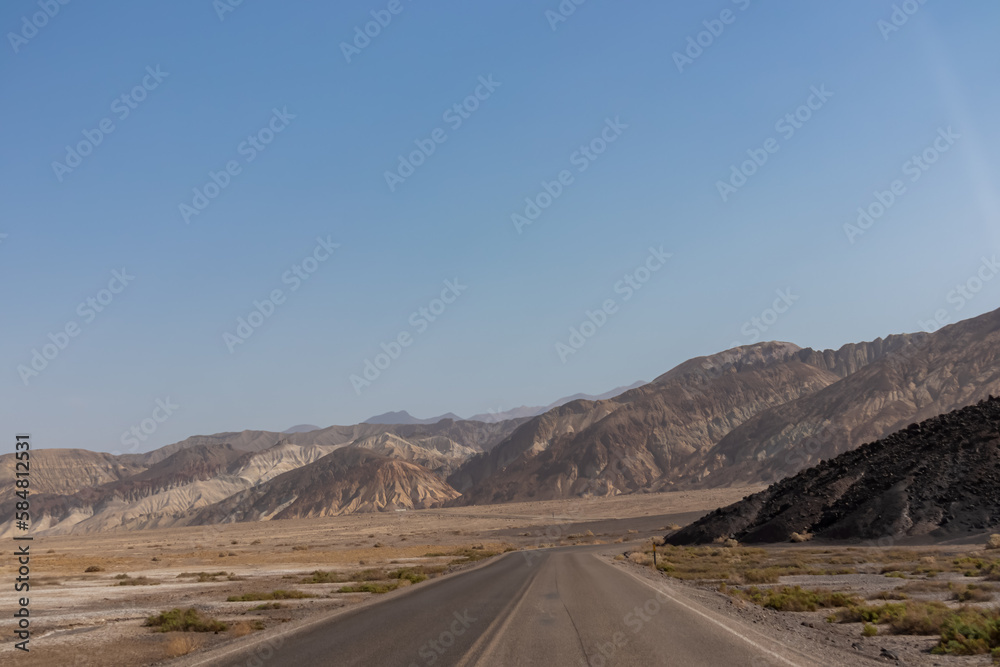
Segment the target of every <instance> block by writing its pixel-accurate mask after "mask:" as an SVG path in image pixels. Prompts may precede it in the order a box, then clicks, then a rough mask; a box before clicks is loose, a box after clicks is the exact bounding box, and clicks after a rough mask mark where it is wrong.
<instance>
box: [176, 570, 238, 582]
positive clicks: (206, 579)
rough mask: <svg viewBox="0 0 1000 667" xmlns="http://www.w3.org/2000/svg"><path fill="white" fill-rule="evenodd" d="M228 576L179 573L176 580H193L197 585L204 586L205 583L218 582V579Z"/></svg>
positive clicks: (213, 573) (208, 573) (218, 573)
mask: <svg viewBox="0 0 1000 667" xmlns="http://www.w3.org/2000/svg"><path fill="white" fill-rule="evenodd" d="M225 576H228V573H226V572H181V573H180V574H178V575H177V578H178V579H195V580H197V583H199V584H204V583H206V582H211V581H218V577H225Z"/></svg>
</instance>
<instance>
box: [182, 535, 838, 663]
mask: <svg viewBox="0 0 1000 667" xmlns="http://www.w3.org/2000/svg"><path fill="white" fill-rule="evenodd" d="M604 549H605V550H606V549H607V547H604ZM596 551H597V550H595V549H594V548H592V547H590V548H587V547H575V548H560V549H552V550H547V551H538V552H516V553H511V554H507V555H506V556H503V557H501V558H499V559H498V560H496V561H495V562H493V563H491V564H489V565H487V566H485V567H481V568H478V569H475V570H471V571H469V572H465V573H462V574H460V575H457V576H453V577H448V578H444V579H442V580H439V581H434V582H429V583H425V584H421V585H419V586H417V587H414V588H413V589H409V590H408V591H407V592H406V593H404V594H403V595H399V596H391V597H390V598H388V599H386V600H385V601H384V602H381V603H379V604H375V605H371V606H366V607H363V608H361V609H357V610H353V611H352V612H349V613H346V614H342V615H340V616H338V617H336V618H333V619H330V620H328V621H325V622H322V623H319V624H316V625H314V626H312V627H309V628H306V629H304V630H301V631H299V632H296V633H294V634H290V635H288V636H282V637H280V638H279V639H277V640H273V639H272V640H271V643H270V645H259V644H258V646H256V649H255V651H256V652H255V651H254V650H253V649H245V650H241V651H233V650H230V652H229V653H228V654H225V655H222V656H219V657H217V658H214V659H210V660H208V661H204V662H199V663H195V664H199V665H206V666H207V665H211V666H212V667H222V666H223V665H248V666H252V667H263V666H266V667H312V666H320V665H331V666H337V667H349V666H350V667H354V666H357V667H375V666H377V667H424V666H428V667H430V666H432V665H433V666H434V667H449V666H457V667H466V666H469V667H471V666H473V665H475V666H481V667H512V666H517V667H520V666H532V665H538V666H539V667H543V666H544V667H563V666H565V667H585V666H587V667H605V666H608V667H610V666H612V665H642V666H643V667H649V666H659V665H677V666H684V667H700V666H706V667H707V666H709V665H712V666H715V665H726V666H727V667H788V666H789V665H803V666H805V665H813V664H820V663H819V662H815V663H814V662H813V661H811V660H809V659H808V658H806V657H805V656H803V655H800V654H795V653H791V652H789V651H788V650H786V649H783V648H782V647H780V646H778V645H776V644H775V643H774V642H771V641H769V640H768V639H767V638H766V637H763V636H761V635H760V634H758V633H756V632H755V631H753V630H750V629H745V628H740V627H737V626H735V625H734V624H733V623H732V622H731V621H728V620H727V619H724V618H722V617H717V616H715V615H714V614H713V613H711V612H709V611H708V610H706V609H703V608H699V606H698V605H697V604H694V603H692V602H690V601H689V600H687V599H686V598H685V597H684V595H683V593H680V592H679V591H678V590H676V589H674V588H669V587H666V586H664V585H663V584H660V583H657V582H654V581H647V580H645V579H643V578H642V577H641V576H639V575H635V574H632V573H629V572H628V571H625V570H623V569H622V568H619V567H615V566H614V565H612V564H611V563H609V562H608V561H607V560H606V559H602V558H599V557H598V556H597V555H596V553H595V552H596ZM529 558H530V560H529ZM206 657H208V656H206ZM262 658H263V659H262Z"/></svg>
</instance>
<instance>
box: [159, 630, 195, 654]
mask: <svg viewBox="0 0 1000 667" xmlns="http://www.w3.org/2000/svg"><path fill="white" fill-rule="evenodd" d="M197 649H198V642H197V641H195V640H194V638H192V637H191V636H190V635H174V636H173V637H171V638H170V639H168V640H167V643H166V644H165V645H164V647H163V652H164V654H165V655H166V657H167V658H179V657H181V656H182V655H187V654H188V653H191V652H193V651H195V650H197Z"/></svg>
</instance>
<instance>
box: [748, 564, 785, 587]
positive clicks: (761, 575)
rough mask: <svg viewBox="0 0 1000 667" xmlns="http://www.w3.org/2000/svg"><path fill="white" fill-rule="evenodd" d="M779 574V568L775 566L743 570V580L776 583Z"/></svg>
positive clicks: (752, 582)
mask: <svg viewBox="0 0 1000 667" xmlns="http://www.w3.org/2000/svg"><path fill="white" fill-rule="evenodd" d="M779 576H780V572H779V570H778V569H777V568H774V567H769V568H767V569H764V570H746V571H744V572H743V581H744V582H746V583H748V584H776V583H778V577H779Z"/></svg>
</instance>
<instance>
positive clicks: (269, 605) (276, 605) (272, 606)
mask: <svg viewBox="0 0 1000 667" xmlns="http://www.w3.org/2000/svg"><path fill="white" fill-rule="evenodd" d="M281 608H282V606H281V603H280V602H265V603H264V604H259V605H257V606H256V607H251V608H250V611H267V610H268V609H281Z"/></svg>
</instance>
